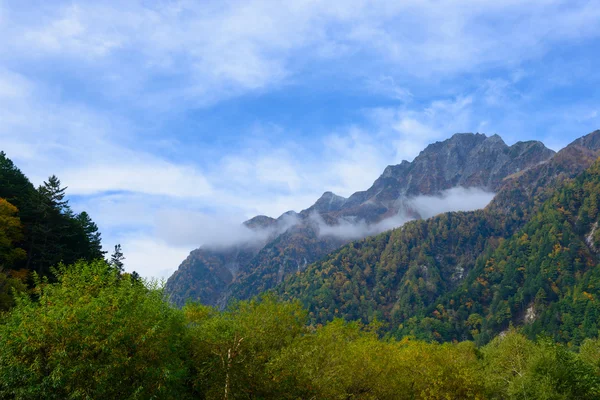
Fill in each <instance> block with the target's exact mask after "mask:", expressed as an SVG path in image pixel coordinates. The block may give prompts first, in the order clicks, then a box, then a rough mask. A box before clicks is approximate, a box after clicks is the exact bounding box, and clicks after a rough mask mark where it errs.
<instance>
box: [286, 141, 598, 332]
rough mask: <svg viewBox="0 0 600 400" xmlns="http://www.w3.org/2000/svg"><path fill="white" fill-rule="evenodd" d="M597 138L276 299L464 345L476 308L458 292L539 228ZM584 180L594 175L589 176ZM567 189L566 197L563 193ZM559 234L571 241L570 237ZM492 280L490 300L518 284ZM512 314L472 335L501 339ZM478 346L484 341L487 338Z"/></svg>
mask: <svg viewBox="0 0 600 400" xmlns="http://www.w3.org/2000/svg"><path fill="white" fill-rule="evenodd" d="M599 137H600V131H596V132H593V133H591V134H590V135H587V136H586V137H584V138H582V139H580V140H577V141H575V142H573V143H572V144H571V145H569V146H567V147H566V148H565V149H563V150H561V151H560V152H559V153H558V154H557V155H556V156H555V157H553V158H552V159H550V160H549V161H547V162H545V163H542V164H539V165H538V166H536V167H534V168H531V169H529V170H527V171H525V172H522V173H518V174H514V175H511V176H509V177H507V178H506V180H505V181H504V183H503V186H502V188H501V189H500V191H499V192H498V194H497V195H496V197H495V198H494V200H493V201H492V203H491V204H490V205H489V206H488V207H486V209H485V210H478V211H474V212H464V213H447V214H442V215H439V216H436V217H434V218H430V219H428V220H425V221H413V222H410V223H407V224H406V225H404V226H403V227H402V228H400V229H396V230H394V231H392V232H386V233H384V234H381V235H379V236H375V237H371V238H367V239H364V240H362V241H358V242H354V243H351V244H349V245H347V246H344V247H342V248H341V249H340V250H338V251H336V252H334V253H332V254H330V255H328V256H327V257H326V258H325V259H323V260H322V261H319V262H317V263H315V264H313V265H311V266H309V267H308V268H307V270H306V271H305V272H304V273H303V274H297V275H294V276H291V277H290V279H288V280H287V281H286V282H284V283H283V284H282V285H280V286H278V288H277V291H278V292H279V293H280V295H281V296H283V297H285V298H297V299H300V300H301V301H302V302H303V303H304V305H305V306H306V307H308V308H309V310H310V312H311V316H312V318H313V320H314V321H316V322H321V321H325V320H328V319H331V318H333V317H335V316H341V317H344V318H347V319H362V320H364V321H370V320H372V319H373V318H375V317H377V318H378V319H379V320H382V321H386V322H387V323H388V324H389V328H390V329H392V330H398V331H400V332H401V333H404V334H406V333H410V334H416V335H423V336H426V337H428V338H437V339H444V340H450V339H455V338H460V339H464V338H470V335H472V333H471V332H470V331H471V330H472V329H471V328H470V327H469V325H468V324H467V321H468V320H469V317H470V314H468V313H466V311H465V309H464V307H467V308H470V307H474V305H473V304H475V299H474V298H473V296H475V297H476V295H473V296H471V297H465V298H463V297H461V295H459V293H463V292H464V291H465V290H466V291H467V293H470V292H469V290H470V289H469V288H470V287H471V286H470V285H475V283H477V282H478V279H479V278H481V277H482V273H481V269H482V268H485V265H486V263H487V262H488V261H489V260H490V259H491V258H494V257H496V258H495V259H496V260H500V259H501V258H500V255H499V254H496V253H494V251H503V250H502V249H503V247H502V246H503V245H501V243H502V242H503V239H504V238H511V237H512V236H511V235H513V234H514V233H515V232H517V231H518V230H519V229H521V228H523V226H524V225H525V224H528V225H526V226H525V228H523V229H529V230H530V231H531V230H532V229H534V228H532V226H535V225H530V224H535V222H533V221H535V219H536V218H537V219H540V220H543V221H545V220H544V218H546V217H548V216H549V215H550V214H551V213H550V212H549V211H548V209H549V208H550V209H552V207H553V205H554V204H555V203H556V200H553V199H555V197H556V196H557V194H555V193H554V192H555V189H556V188H557V187H559V186H560V185H562V184H563V183H564V182H566V181H567V182H568V180H569V179H570V178H572V177H574V176H576V175H578V174H579V173H581V172H582V171H583V170H584V169H585V168H587V167H589V166H590V165H591V164H592V162H593V160H594V159H595V158H596V157H597V156H598V155H600V152H599V150H600V147H597V146H598V140H597V139H598V138H599ZM589 174H592V175H593V174H594V170H592V171H591V172H589V173H588V175H589ZM588 175H585V176H586V177H587V176H588ZM581 179H584V181H585V182H584V183H581V184H580V185H586V184H587V185H588V186H589V185H592V183H589V181H590V179H591V178H585V177H584V178H581ZM586 179H587V180H586ZM564 190H566V191H567V192H568V191H569V190H572V189H569V187H568V186H567V188H566V189H564ZM589 190H592V189H589ZM559 196H560V195H559ZM563 197H564V195H563ZM553 201H554V202H553ZM548 204H550V205H548ZM565 207H566V206H565ZM569 207H570V208H565V209H568V210H571V211H570V212H571V213H574V215H578V213H579V212H580V211H579V209H578V208H577V206H576V205H574V204H569ZM549 218H550V217H549ZM579 221H581V220H579ZM563 222H564V221H563ZM592 222H593V221H592ZM579 223H581V222H579ZM584 225H585V224H584ZM565 226H566V225H565ZM536 229H537V228H536ZM578 229H579V231H578V232H580V236H579V237H580V239H581V232H584V231H585V232H587V234H588V235H589V230H590V227H589V224H588V225H586V226H585V227H580V228H578ZM582 229H583V230H582ZM544 232H545V231H544ZM564 232H565V233H564V234H565V235H571V237H573V236H572V232H569V231H568V229H566V228H565V231H564ZM545 233H547V232H545ZM530 235H531V232H530ZM545 236H548V235H545ZM506 243H508V241H507V242H506ZM558 244H560V245H561V246H562V245H564V243H562V244H561V243H558ZM499 245H500V247H499ZM494 254H496V255H495V256H494ZM575 254H579V253H577V252H576V253H575ZM584 255H585V254H583V253H582V255H581V257H583V258H585V259H586V260H593V257H592V258H590V257H591V255H590V254H587V255H585V257H584ZM504 256H505V257H508V256H506V255H504ZM541 256H544V253H543V252H542V253H541ZM486 257H487V258H486ZM510 257H513V256H510ZM510 257H508V258H510ZM586 257H587V258H586ZM538 261H539V260H538ZM499 262H500V261H499ZM502 262H504V261H502ZM590 262H591V261H590ZM525 263H526V262H525V261H523V263H522V264H523V265H525ZM482 265H483V267H482ZM521 266H522V265H521ZM521 266H518V268H520V267H521ZM580 272H581V271H580ZM465 277H466V278H465ZM496 278H497V279H500V281H494V282H495V284H496V285H497V287H496V291H495V292H493V293H492V294H491V296H492V298H494V299H496V297H494V296H499V295H498V294H497V293H503V292H502V290H504V289H502V288H505V287H506V286H507V285H508V284H509V283H511V282H513V278H514V277H513V276H511V275H506V276H505V275H502V278H498V277H496ZM502 279H506V280H505V281H502ZM485 281H486V282H489V279H486V280H485ZM475 286H477V285H475ZM461 291H463V292H461ZM452 293H455V295H453V294H452ZM519 293H521V292H519ZM528 295H529V293H528V292H527V295H525V294H522V295H521V296H524V297H523V298H524V299H525V298H527V296H528ZM517 297H518V296H517ZM527 299H528V298H527ZM505 300H506V301H509V300H508V299H505ZM496 301H499V300H496ZM503 301H504V300H503ZM515 301H516V300H515ZM498 304H500V303H497V302H495V303H493V304H492V305H490V304H487V305H486V304H484V303H482V305H481V307H482V308H484V309H485V310H486V311H485V312H484V311H482V312H481V313H474V314H475V316H473V317H472V318H471V320H472V321H471V322H473V321H478V320H479V319H480V318H483V319H485V320H486V321H488V320H493V319H494V318H496V317H497V310H498ZM519 304H520V303H519ZM513 306H514V304H510V305H509V306H508V307H509V308H510V309H511V310H512V311H511V314H510V315H511V316H513V317H514V318H513V319H511V318H508V319H505V320H502V321H501V322H500V323H498V324H496V325H494V324H493V323H492V322H489V323H487V324H484V323H483V322H479V325H478V328H477V329H483V330H482V331H480V332H486V334H487V333H488V332H496V333H497V331H498V330H499V329H503V328H504V327H505V325H506V324H507V323H508V322H507V321H513V322H517V320H518V317H519V318H522V315H521V314H523V309H516V308H515V309H512V308H511V307H513ZM460 307H463V308H460ZM485 307H487V308H485ZM473 323H476V322H473ZM482 326H483V327H482ZM477 334H479V333H477ZM480 340H483V341H485V340H486V337H484V336H482V337H481V338H480Z"/></svg>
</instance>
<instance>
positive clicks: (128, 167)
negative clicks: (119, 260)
mask: <svg viewBox="0 0 600 400" xmlns="http://www.w3.org/2000/svg"><path fill="white" fill-rule="evenodd" d="M599 34H600V7H597V4H595V2H591V1H566V0H534V1H530V2H527V3H524V2H522V1H517V0H502V1H496V2H481V1H478V0H469V1H466V2H465V1H458V0H441V1H437V2H427V1H417V0H410V1H402V2H398V1H379V2H371V1H367V0H355V1H345V0H344V1H342V0H333V1H332V0H327V1H325V0H316V1H293V2H286V3H281V2H275V1H261V0H249V1H234V0H228V1H212V0H210V1H202V2H194V1H187V0H180V1H162V0H156V1H141V0H140V1H131V2H117V1H103V2H93V1H84V0H82V1H56V2H45V3H39V2H36V3H35V4H34V3H33V2H28V1H22V2H10V3H9V2H0V121H1V123H0V143H1V146H2V150H5V151H6V152H7V153H8V155H9V157H11V158H13V159H14V160H15V161H16V162H17V164H18V165H19V166H20V167H21V168H22V169H23V170H24V172H26V173H27V174H28V175H29V176H30V177H31V178H32V180H33V181H34V182H35V183H36V184H39V183H41V181H42V180H43V179H45V178H46V177H47V175H49V174H52V173H56V174H58V175H59V177H60V178H61V179H62V180H63V182H64V184H66V185H68V186H69V190H68V191H69V193H70V194H72V195H75V196H76V197H75V198H74V203H76V205H77V207H79V208H81V209H83V208H86V209H89V210H90V211H91V212H92V216H93V217H94V218H95V219H96V220H97V221H98V222H99V225H100V227H101V229H102V230H103V231H104V232H105V237H106V242H107V245H108V246H111V245H112V244H114V242H116V241H121V242H123V245H124V247H125V250H126V252H127V251H129V255H128V256H127V257H128V262H129V265H131V266H132V268H136V269H139V270H140V272H141V273H146V274H156V273H159V272H157V271H163V272H164V271H170V270H172V269H174V268H175V267H176V266H177V264H178V263H179V262H180V261H181V259H182V257H181V255H182V254H184V253H186V252H187V251H188V250H190V249H191V248H192V247H195V246H196V245H200V244H202V243H203V242H205V241H207V240H208V239H209V238H208V237H206V236H203V235H202V234H200V233H202V232H204V231H210V232H216V230H217V225H218V224H217V223H215V222H214V221H217V220H218V221H221V220H226V221H227V223H224V225H223V226H224V227H227V228H223V229H224V231H225V232H230V231H232V230H234V228H229V227H230V226H233V225H235V226H238V224H237V222H241V220H243V219H245V218H247V217H250V216H252V215H255V214H269V215H273V216H277V215H279V214H281V213H282V212H284V211H287V210H289V209H295V210H301V209H303V208H307V207H309V206H310V205H311V204H312V203H313V202H314V201H315V200H316V199H317V198H318V197H319V196H320V194H321V193H322V192H324V191H326V190H332V191H334V192H336V193H338V194H340V195H344V196H347V195H349V194H351V193H352V192H354V191H356V190H362V189H366V188H367V187H368V186H370V184H371V182H372V181H373V180H374V179H376V178H377V176H378V175H379V174H380V173H381V171H382V170H383V168H384V167H385V166H386V165H388V164H392V163H398V162H400V161H401V160H402V159H409V160H410V159H412V158H414V157H415V156H416V155H417V154H418V152H419V151H420V150H422V149H423V148H424V147H425V145H427V144H428V143H430V142H433V141H436V140H442V139H445V138H446V137H448V136H449V135H451V134H452V133H454V132H465V131H474V130H478V129H480V128H486V129H493V132H498V133H501V134H502V135H503V137H505V138H506V139H507V141H508V142H511V141H515V140H519V139H531V138H535V137H537V138H541V139H545V140H547V141H548V142H549V144H550V145H553V146H554V147H557V146H560V145H561V144H563V142H562V141H566V140H569V139H571V137H569V135H571V136H573V135H576V134H579V135H581V134H583V133H585V132H586V131H588V130H592V129H593V128H597V127H598V124H600V117H599V116H598V113H597V111H598V110H599V109H600V98H598V97H593V95H592V94H590V93H588V92H589V87H595V86H594V85H597V83H599V82H600V75H599V73H598V71H597V69H594V68H593V65H594V62H593V61H598V58H597V56H594V54H598V51H597V50H598V49H597V47H594V44H593V42H594V40H595V39H597V37H598V35H599ZM571 45H573V46H571ZM561 46H563V47H561ZM578 46H587V47H586V48H585V50H586V51H582V53H581V54H583V56H582V55H581V54H579V56H578V55H577V54H575V55H573V56H572V57H571V56H570V55H569V56H566V55H565V54H563V53H564V52H565V51H567V50H568V51H576V50H577V48H578ZM588 47H589V48H588ZM555 48H559V49H560V51H557V52H556V53H557V54H558V56H556V57H552V54H554V53H553V52H554V51H555ZM565 49H566V50H565ZM592 57H594V58H593V59H592ZM590 60H592V61H590ZM567 61H568V68H565V64H564V63H566V62H567ZM574 85H580V87H579V86H577V88H578V90H579V91H580V92H581V94H582V96H581V98H577V97H576V96H565V93H564V91H565V90H567V89H569V88H572V87H575V86H574ZM557 90H561V91H562V92H558V93H557V94H556V95H555V93H554V91H557ZM282 92H283V93H284V94H283V95H282ZM270 95H273V96H275V97H273V98H269V96H270ZM277 96H279V97H277ZM294 96H296V97H297V98H298V101H297V104H296V103H294V102H293V101H290V102H289V103H286V105H285V107H289V108H290V109H289V110H287V112H286V113H284V114H285V115H284V116H283V117H281V118H275V117H274V115H275V114H277V111H278V108H279V107H283V106H281V105H280V104H279V103H280V101H279V100H281V99H283V100H286V101H287V100H289V98H294ZM549 96H554V97H553V98H556V99H563V98H564V99H565V100H564V104H548V103H547V98H548V97H549ZM324 99H325V100H324ZM565 104H566V105H565ZM249 105H252V106H253V107H248V106H249ZM296 105H298V107H297V108H296ZM228 107H229V108H228ZM559 108H560V109H561V110H563V111H562V112H558V111H557V110H558V109H559ZM240 109H241V110H243V111H245V112H247V113H248V114H251V116H250V117H249V118H248V121H249V122H248V125H247V126H246V125H243V124H242V125H235V127H234V128H232V127H230V125H233V124H232V123H233V122H235V121H232V118H235V117H236V116H237V115H239V112H238V111H236V110H240ZM199 110H200V111H199ZM224 110H225V111H224ZM227 110H229V111H227ZM231 110H233V111H231ZM315 110H316V111H318V113H317V114H318V115H321V116H323V117H322V119H323V121H318V122H317V123H312V124H309V123H307V122H305V120H310V112H311V111H315ZM279 111H280V110H279ZM236 112H237V114H236ZM303 112H306V113H307V115H306V116H305V115H302V113H303ZM196 114H198V115H199V116H196ZM290 115H292V116H293V117H294V118H293V119H291V118H290ZM212 117H215V118H217V119H218V120H219V121H221V122H219V124H215V125H214V126H215V128H214V130H213V125H209V124H208V122H210V121H206V120H210V118H212ZM305 117H306V118H305ZM544 121H545V122H544ZM538 125H539V126H544V127H545V129H544V130H543V132H541V130H535V129H533V128H532V127H536V128H537V126H538ZM206 126H209V128H207V127H206ZM231 130H235V132H234V133H230V134H229V135H230V136H229V137H226V138H222V139H221V136H222V135H223V136H225V133H224V132H226V131H227V132H230V131H231ZM183 131H184V132H183ZM257 131H262V133H261V132H257ZM265 132H266V133H265ZM565 132H567V133H565ZM217 139H219V140H222V141H221V142H219V143H220V144H219V145H218V146H217V145H215V142H216V141H218V140H217ZM447 200H448V199H445V200H444V201H445V202H446V203H448V202H447ZM432 201H433V200H432ZM424 204H425V203H424ZM432 207H433V208H434V209H437V208H436V207H437V206H432ZM224 215H229V216H231V218H225V219H223V218H224V217H223V216H224ZM212 216H216V217H215V218H216V219H213V217H212ZM230 219H234V220H235V221H236V224H230V223H229V221H230ZM167 222H169V224H167ZM175 222H176V223H175ZM177 225H181V229H180V230H178V229H177ZM196 227H199V228H197V229H196ZM202 227H206V228H205V229H203V228H202ZM209 236H210V235H209ZM216 236H218V235H216ZM188 237H189V238H190V239H189V240H184V239H185V238H188ZM128 248H129V250H128ZM159 253H160V254H159ZM126 255H127V254H126ZM153 261H154V262H155V264H159V265H160V267H154V266H153V267H150V266H149V264H151V263H152V262H153ZM163 267H164V268H163ZM161 273H162V272H161Z"/></svg>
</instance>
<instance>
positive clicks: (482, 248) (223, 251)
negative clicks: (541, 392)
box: [167, 131, 600, 344]
mask: <svg viewBox="0 0 600 400" xmlns="http://www.w3.org/2000/svg"><path fill="white" fill-rule="evenodd" d="M599 155H600V131H595V132H593V133H591V134H589V135H587V136H585V137H583V138H580V139H578V140H576V141H575V142H573V143H571V144H570V145H569V146H567V147H566V148H564V149H563V150H561V151H560V152H558V153H556V154H554V153H553V152H552V151H550V150H548V149H546V148H545V147H544V146H543V145H542V144H541V143H539V142H519V143H517V144H515V145H513V146H510V147H509V146H506V145H505V144H504V142H502V140H501V139H500V138H499V137H498V136H492V137H485V136H484V135H479V134H477V135H473V134H457V135H455V136H453V137H452V138H451V139H448V140H446V141H444V142H439V143H435V144H433V145H430V146H428V147H427V149H425V150H424V151H423V152H421V154H420V155H419V156H418V157H417V158H415V160H414V161H413V162H412V163H408V162H403V163H402V164H400V165H398V166H394V167H388V168H387V169H386V171H385V172H384V173H383V174H382V176H381V177H380V178H379V179H378V180H377V181H376V182H375V183H374V185H373V187H372V188H371V189H369V190H368V191H366V192H358V193H356V194H354V195H353V196H351V197H350V198H349V199H344V198H341V197H338V196H335V195H333V194H331V193H326V194H325V195H324V196H323V198H321V199H320V200H319V201H318V202H317V203H316V204H315V205H314V206H313V207H311V208H309V209H308V210H305V211H303V212H301V213H299V214H295V213H294V214H293V217H294V218H295V221H294V223H293V224H288V225H287V226H285V225H283V224H282V222H281V221H282V220H283V219H284V218H289V216H290V215H291V214H292V213H286V214H285V215H284V216H282V217H280V219H278V220H273V219H270V218H267V217H259V218H260V220H259V221H258V223H257V218H258V217H257V218H255V219H252V220H250V221H248V222H247V223H246V224H247V225H248V224H252V226H250V227H249V228H250V229H257V227H256V225H257V224H258V225H259V226H260V227H264V225H269V224H270V226H273V227H274V228H275V229H273V230H272V231H271V236H268V237H266V238H264V239H263V241H262V242H255V243H244V244H236V245H235V246H231V247H220V248H211V247H203V248H200V249H198V250H195V251H194V252H192V254H191V255H190V256H189V257H188V259H187V260H186V261H185V262H184V263H183V264H182V265H181V266H180V268H179V270H178V271H177V272H176V273H175V274H174V275H173V276H172V277H171V278H170V279H169V281H168V283H167V291H168V292H169V293H170V295H171V298H172V299H173V300H174V301H175V302H176V303H179V304H182V303H183V302H185V300H186V299H188V298H189V299H191V300H200V301H201V302H203V303H205V304H209V305H220V306H225V305H226V304H227V303H228V301H230V299H231V298H237V299H246V298H250V297H252V296H254V295H256V294H258V293H261V292H264V291H268V290H272V291H275V292H276V293H278V295H279V296H280V297H282V298H284V299H299V300H301V302H302V303H303V304H304V306H305V307H306V308H307V309H308V311H309V313H310V314H309V317H310V318H311V320H312V322H313V323H324V322H326V321H329V320H331V319H333V318H335V317H343V318H344V319H347V320H361V321H363V322H371V321H373V320H374V319H377V320H378V321H380V322H382V323H384V326H385V327H386V328H387V330H388V331H390V332H393V333H395V334H397V335H398V336H402V335H407V334H408V335H414V336H416V337H418V338H423V339H435V340H438V341H450V340H476V341H477V342H479V343H487V342H488V341H489V340H490V339H491V338H492V337H493V336H494V335H495V334H498V333H500V332H502V331H504V330H506V329H507V328H508V327H509V326H510V325H511V324H512V325H518V326H524V331H525V332H527V333H529V334H531V335H532V336H533V335H535V334H538V333H542V332H545V333H548V334H551V335H553V336H554V338H555V339H556V340H558V341H562V342H572V343H575V344H577V343H580V342H581V341H582V340H583V338H584V337H590V336H597V334H598V328H599V326H598V325H597V323H598V316H600V307H599V306H598V304H597V303H598V302H597V297H598V296H600V272H598V271H600V270H599V269H598V268H595V267H596V265H597V260H596V258H597V249H600V229H598V226H597V225H598V215H597V208H598V205H597V195H598V194H599V192H600V183H597V182H598V181H600V177H599V176H598V175H599V172H600V167H599V166H598V165H596V164H594V161H595V160H596V158H597V157H598V156H599ZM588 168H589V170H588ZM456 186H461V187H463V188H464V187H467V188H469V187H470V188H481V189H484V190H486V191H490V192H495V196H494V198H493V200H492V201H491V203H489V205H487V207H485V208H484V209H480V210H476V211H467V212H446V213H441V214H439V215H436V216H434V217H431V218H428V219H419V218H420V217H427V216H428V215H427V212H424V211H423V207H420V206H419V204H420V203H419V201H418V200H419V199H420V198H421V197H419V196H433V197H435V195H436V194H437V195H440V196H444V190H448V189H451V188H453V187H456ZM464 195H465V196H468V193H465V194H464ZM399 214H403V215H405V216H408V217H409V218H407V219H417V220H415V221H410V222H407V223H405V224H404V225H403V226H402V227H401V228H398V229H395V230H391V231H386V232H384V233H380V234H375V235H372V234H371V236H368V237H366V238H365V239H361V240H358V241H353V242H350V240H352V239H355V238H352V237H343V236H340V235H338V236H336V235H335V234H323V232H327V233H329V232H331V231H335V228H336V227H344V226H346V224H349V221H352V222H353V223H354V225H352V226H363V227H370V226H375V225H376V224H380V225H381V226H384V227H385V224H381V221H385V220H386V219H389V218H393V217H394V216H397V215H399ZM357 221H358V222H359V223H360V224H362V225H358V223H357ZM401 222H405V221H401ZM278 224H279V225H278ZM281 226H284V228H281ZM382 230H383V229H382ZM365 232H367V235H368V234H369V233H377V232H376V231H374V230H370V231H369V229H366V230H365Z"/></svg>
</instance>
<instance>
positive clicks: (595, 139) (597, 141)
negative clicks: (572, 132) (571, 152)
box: [569, 129, 600, 151]
mask: <svg viewBox="0 0 600 400" xmlns="http://www.w3.org/2000/svg"><path fill="white" fill-rule="evenodd" d="M569 146H581V147H584V148H586V149H589V150H593V151H596V150H600V129H599V130H595V131H594V132H592V133H588V134H587V135H585V136H583V137H580V138H579V139H577V140H575V141H573V142H572V143H571V144H569Z"/></svg>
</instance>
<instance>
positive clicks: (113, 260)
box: [108, 244, 125, 272]
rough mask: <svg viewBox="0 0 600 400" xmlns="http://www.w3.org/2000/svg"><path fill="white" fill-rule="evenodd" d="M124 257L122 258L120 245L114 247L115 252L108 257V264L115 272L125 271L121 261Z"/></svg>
mask: <svg viewBox="0 0 600 400" xmlns="http://www.w3.org/2000/svg"><path fill="white" fill-rule="evenodd" d="M124 259H125V256H123V252H122V251H121V245H120V244H117V245H115V251H114V252H113V253H112V254H111V256H110V261H109V262H108V263H109V264H110V265H111V266H112V267H113V268H116V269H117V271H119V272H123V271H124V270H125V268H124V264H123V260H124Z"/></svg>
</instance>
